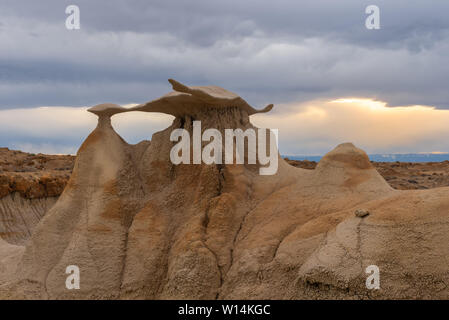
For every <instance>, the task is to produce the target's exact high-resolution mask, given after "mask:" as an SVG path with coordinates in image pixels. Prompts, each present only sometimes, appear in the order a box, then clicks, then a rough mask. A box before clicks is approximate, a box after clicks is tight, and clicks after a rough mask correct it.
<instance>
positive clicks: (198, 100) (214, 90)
mask: <svg viewBox="0 0 449 320" xmlns="http://www.w3.org/2000/svg"><path fill="white" fill-rule="evenodd" d="M168 81H169V82H170V83H171V85H172V87H173V90H175V91H172V92H170V93H168V94H166V95H164V96H162V97H160V98H159V99H156V100H153V101H149V102H146V103H143V104H140V105H138V106H135V107H133V108H130V109H128V110H129V111H133V110H134V111H146V112H162V113H167V114H171V115H174V116H182V115H186V114H188V115H192V114H196V113H198V112H201V111H202V110H204V109H205V108H224V107H237V108H240V109H242V110H244V111H246V112H247V113H248V115H252V114H255V113H261V112H268V111H270V110H271V109H272V108H273V105H272V104H270V105H268V106H266V107H265V108H264V109H261V110H257V109H255V108H253V107H252V106H250V105H249V104H248V103H247V102H246V101H245V100H243V99H242V98H241V97H240V96H238V95H237V94H235V93H233V92H231V91H228V90H225V89H223V88H221V87H217V86H186V85H184V84H182V83H180V82H178V81H176V80H173V79H169V80H168Z"/></svg>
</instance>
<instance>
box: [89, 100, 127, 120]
mask: <svg viewBox="0 0 449 320" xmlns="http://www.w3.org/2000/svg"><path fill="white" fill-rule="evenodd" d="M128 110H129V109H127V108H123V107H121V106H119V105H118V104H113V103H102V104H97V105H96V106H93V107H91V108H89V109H87V111H89V112H92V113H94V114H96V115H97V116H99V117H100V116H107V117H111V116H113V115H114V114H116V113H121V112H126V111H128Z"/></svg>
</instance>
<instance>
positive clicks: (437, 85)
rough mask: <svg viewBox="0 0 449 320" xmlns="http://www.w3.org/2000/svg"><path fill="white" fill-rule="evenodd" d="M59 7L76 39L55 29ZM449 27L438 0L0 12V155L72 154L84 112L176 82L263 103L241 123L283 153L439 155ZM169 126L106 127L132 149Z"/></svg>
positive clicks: (448, 100) (129, 119) (117, 2)
mask: <svg viewBox="0 0 449 320" xmlns="http://www.w3.org/2000/svg"><path fill="white" fill-rule="evenodd" d="M71 4H75V5H77V6H79V8H80V11H81V29H80V30H67V29H66V27H65V20H66V18H67V14H66V13H65V9H66V7H67V6H68V5H71ZM368 5H377V6H378V7H379V8H380V23H381V29H380V30H368V29H367V28H366V27H365V19H366V18H367V16H368V15H367V14H365V8H366V7H367V6H368ZM448 15H449V1H447V0H394V1H392V0H387V1H384V0H370V1H364V0H339V1H335V0H310V1H306V0H301V1H297V0H290V1H286V0H278V1H262V0H257V1H256V0H245V1H241V0H239V1H237V0H235V1H234V0H227V1H210V0H207V1H206V0H204V1H203V0H177V1H169V0H165V1H148V0H128V1H126V2H125V1H121V0H107V1H103V0H101V1H100V0H96V1H92V0H70V1H65V0H53V1H48V0H40V1H32V0H27V1H23V0H1V1H0V48H1V50H0V146H7V147H10V148H14V149H22V150H25V151H32V152H49V153H75V152H76V150H77V148H78V147H79V145H80V143H81V142H82V140H83V139H84V138H85V137H86V135H87V134H88V133H89V132H90V131H91V130H92V129H93V127H94V126H95V117H94V116H93V115H89V114H88V113H87V112H85V109H86V107H88V106H92V105H95V104H98V103H103V102H112V103H118V104H122V105H127V104H133V103H142V102H145V101H148V100H152V99H154V98H157V97H159V96H160V95H162V94H165V93H166V92H168V91H170V86H169V84H168V82H167V79H168V78H174V79H177V80H179V81H181V82H183V83H186V84H191V85H208V84H215V85H219V86H222V87H224V88H226V89H228V90H231V91H234V92H236V93H238V94H240V95H241V96H242V97H244V98H245V99H246V100H247V101H248V102H249V103H251V104H252V105H254V106H255V107H261V106H264V105H266V104H268V103H274V104H275V109H274V110H273V111H272V112H271V113H269V114H267V115H257V116H254V117H253V122H254V123H255V124H256V125H259V126H268V127H272V128H279V129H280V132H279V138H280V148H281V152H282V153H284V154H323V153H325V152H327V151H328V150H330V149H331V148H333V147H334V146H335V145H336V144H338V143H340V142H345V141H353V142H354V143H356V144H357V145H358V146H359V147H361V148H363V149H365V150H366V151H367V152H369V153H396V152H400V153H403V152H435V151H449V139H448V138H449V86H448V84H449V19H448ZM171 120H172V118H171V117H169V116H164V115H160V114H149V115H147V114H140V113H139V114H136V115H131V114H130V115H128V114H126V115H119V116H116V117H114V126H115V127H116V129H117V131H118V132H119V133H120V134H122V135H123V136H124V137H125V139H127V140H128V141H129V142H131V143H136V142H138V141H139V140H141V139H150V138H151V134H152V133H154V132H155V131H158V130H160V129H163V128H164V127H166V126H167V125H169V124H170V122H171Z"/></svg>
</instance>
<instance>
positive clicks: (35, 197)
mask: <svg viewBox="0 0 449 320" xmlns="http://www.w3.org/2000/svg"><path fill="white" fill-rule="evenodd" d="M285 160H286V162H287V163H288V164H290V165H292V166H294V167H298V168H303V169H308V170H314V169H315V167H316V165H317V162H315V161H307V160H304V161H298V160H289V159H288V158H286V159H285ZM74 163H75V156H72V155H47V154H41V153H39V154H31V153H26V152H22V151H18V150H9V149H8V148H0V236H1V238H3V239H5V240H7V241H8V242H10V243H14V244H23V243H24V242H25V241H26V240H27V239H28V238H29V237H30V236H31V232H32V229H33V228H34V226H35V225H36V224H37V223H38V222H39V220H40V219H41V218H42V217H43V216H44V214H45V212H46V211H47V210H49V209H50V207H51V206H53V205H54V204H55V202H56V200H57V199H58V197H59V196H60V195H61V193H62V191H63V190H64V188H65V186H66V184H67V182H68V181H69V178H70V175H71V173H72V169H73V166H74ZM372 165H373V166H374V167H375V168H376V170H377V171H378V172H379V173H380V174H381V175H382V177H383V178H384V179H385V180H386V181H387V182H388V183H389V184H390V185H391V186H392V187H393V188H395V189H398V190H413V189H429V188H438V187H445V186H449V161H444V162H425V163H413V162H372Z"/></svg>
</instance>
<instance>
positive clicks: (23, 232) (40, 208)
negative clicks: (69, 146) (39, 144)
mask: <svg viewBox="0 0 449 320" xmlns="http://www.w3.org/2000/svg"><path fill="white" fill-rule="evenodd" d="M72 163H73V157H72V156H61V155H43V154H38V155H35V154H30V153H25V152H20V151H15V150H9V149H8V148H0V238H2V239H3V240H5V241H6V242H9V243H11V244H24V243H25V241H26V240H27V239H28V238H29V237H30V236H31V233H32V230H33V229H34V226H35V225H36V224H37V223H38V222H39V220H40V219H41V218H42V216H43V215H44V214H45V212H47V211H48V210H49V209H50V208H51V206H53V204H55V203H56V200H57V199H58V197H59V195H60V194H61V193H62V191H63V190H64V188H65V185H66V184H67V181H68V180H69V177H70V172H71V170H72V167H73V164H72Z"/></svg>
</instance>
